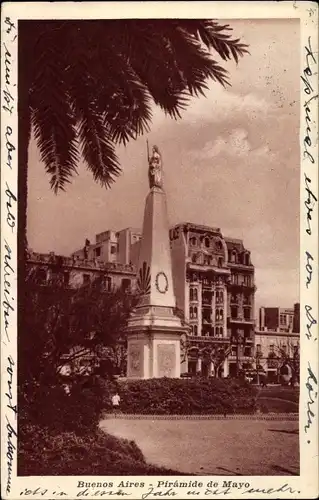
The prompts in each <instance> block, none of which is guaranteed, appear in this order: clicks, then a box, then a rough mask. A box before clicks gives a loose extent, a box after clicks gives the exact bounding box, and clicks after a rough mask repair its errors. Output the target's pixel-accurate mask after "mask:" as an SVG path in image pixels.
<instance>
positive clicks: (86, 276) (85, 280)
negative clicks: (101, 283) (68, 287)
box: [83, 273, 90, 285]
mask: <svg viewBox="0 0 319 500" xmlns="http://www.w3.org/2000/svg"><path fill="white" fill-rule="evenodd" d="M89 283H90V275H89V274H85V273H84V274H83V285H88V284H89Z"/></svg>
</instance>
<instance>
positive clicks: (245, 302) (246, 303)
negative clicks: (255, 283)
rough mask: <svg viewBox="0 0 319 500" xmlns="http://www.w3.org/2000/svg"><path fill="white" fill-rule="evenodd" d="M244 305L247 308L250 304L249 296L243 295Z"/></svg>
mask: <svg viewBox="0 0 319 500" xmlns="http://www.w3.org/2000/svg"><path fill="white" fill-rule="evenodd" d="M244 304H245V305H246V306H249V305H250V304H251V300H250V295H244Z"/></svg>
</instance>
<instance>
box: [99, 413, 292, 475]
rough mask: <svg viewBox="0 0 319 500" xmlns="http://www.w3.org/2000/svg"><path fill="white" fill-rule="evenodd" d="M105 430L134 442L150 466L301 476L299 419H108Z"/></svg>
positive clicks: (103, 423) (190, 471) (213, 472)
mask: <svg viewBox="0 0 319 500" xmlns="http://www.w3.org/2000/svg"><path fill="white" fill-rule="evenodd" d="M100 427H101V429H104V430H105V431H106V432H109V433H110V434H113V435H115V436H117V437H122V438H126V439H129V440H134V441H135V442H136V444H137V445H138V446H139V448H140V449H141V450H142V452H143V454H144V456H145V459H146V461H147V462H148V463H153V464H156V465H159V466H164V467H168V468H172V469H175V470H179V471H181V472H184V473H188V474H200V475H298V474H299V435H298V421H297V420H295V421H291V420H287V421H285V420H280V421H279V420H278V421H277V420H254V419H247V418H246V419H244V420H240V419H219V420H204V419H203V420H191V419H190V420H181V419H178V420H169V419H162V420H157V419H156V420H153V419H150V418H149V419H125V418H110V417H109V418H107V419H104V420H102V421H101V423H100Z"/></svg>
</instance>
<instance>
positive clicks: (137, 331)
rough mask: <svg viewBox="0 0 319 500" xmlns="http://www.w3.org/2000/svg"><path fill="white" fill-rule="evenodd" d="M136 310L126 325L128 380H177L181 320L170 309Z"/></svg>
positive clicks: (179, 367) (154, 307)
mask: <svg viewBox="0 0 319 500" xmlns="http://www.w3.org/2000/svg"><path fill="white" fill-rule="evenodd" d="M145 309H148V310H147V312H146V314H143V310H139V311H138V312H137V314H135V315H133V316H132V317H131V319H130V321H129V325H128V341H127V343H128V346H127V376H128V377H129V378H160V377H170V378H179V377H180V374H181V350H180V339H181V335H182V333H185V327H184V326H182V324H181V320H180V319H179V318H178V317H177V316H175V315H174V312H173V309H172V308H169V307H158V306H153V307H150V308H145Z"/></svg>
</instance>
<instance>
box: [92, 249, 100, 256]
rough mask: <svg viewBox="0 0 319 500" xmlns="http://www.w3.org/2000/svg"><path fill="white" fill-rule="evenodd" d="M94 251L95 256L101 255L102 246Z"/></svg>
mask: <svg viewBox="0 0 319 500" xmlns="http://www.w3.org/2000/svg"><path fill="white" fill-rule="evenodd" d="M94 253H95V257H101V247H96V248H95V250H94Z"/></svg>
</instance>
